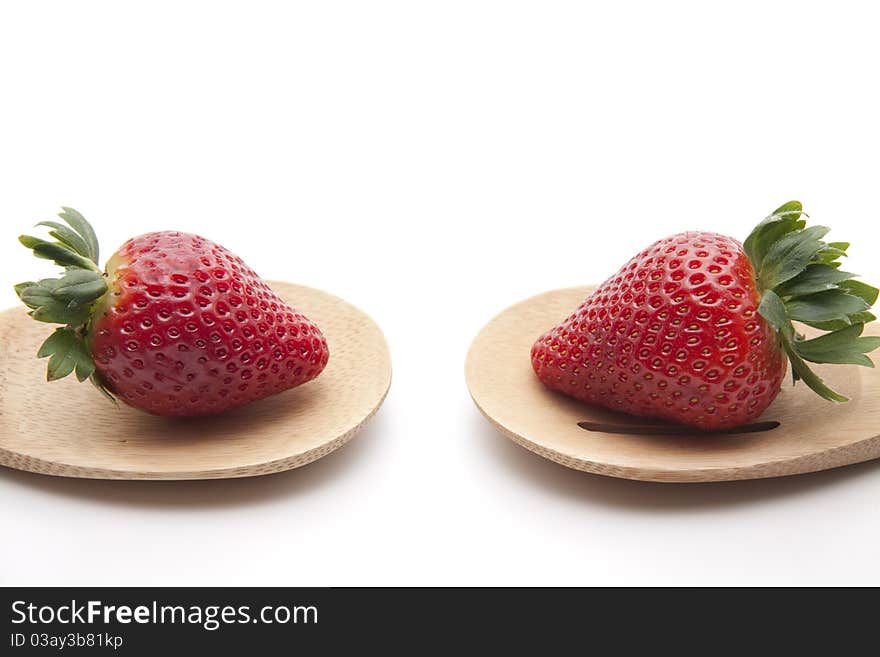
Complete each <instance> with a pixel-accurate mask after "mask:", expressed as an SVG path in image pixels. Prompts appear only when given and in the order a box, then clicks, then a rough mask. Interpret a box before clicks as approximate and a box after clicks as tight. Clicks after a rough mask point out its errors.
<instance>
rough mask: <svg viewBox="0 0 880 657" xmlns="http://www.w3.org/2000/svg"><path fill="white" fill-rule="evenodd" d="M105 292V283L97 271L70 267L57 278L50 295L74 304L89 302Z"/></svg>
mask: <svg viewBox="0 0 880 657" xmlns="http://www.w3.org/2000/svg"><path fill="white" fill-rule="evenodd" d="M106 292H107V283H106V282H105V281H104V277H103V276H102V275H101V274H99V273H98V272H94V271H88V270H85V269H71V270H70V271H68V272H67V273H66V274H65V275H64V276H62V277H61V278H60V279H59V280H58V285H57V287H55V289H54V290H53V291H52V296H54V297H56V298H58V299H62V300H64V301H67V302H68V303H70V302H72V303H74V304H75V305H82V304H85V303H90V302H92V301H94V300H95V299H97V298H98V297H100V296H102V295H104V294H105V293H106Z"/></svg>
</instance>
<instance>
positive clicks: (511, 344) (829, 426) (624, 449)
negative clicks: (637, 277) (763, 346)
mask: <svg viewBox="0 0 880 657" xmlns="http://www.w3.org/2000/svg"><path fill="white" fill-rule="evenodd" d="M592 289H593V288H590V287H577V288H569V289H564V290H555V291H553V292H547V293H545V294H541V295H538V296H536V297H533V298H531V299H527V300H526V301H523V302H521V303H518V304H516V305H514V306H512V307H510V308H508V309H507V310H505V311H504V312H502V313H501V314H500V315H498V316H497V317H495V319H493V320H492V321H491V322H490V323H489V324H488V325H487V326H486V327H485V328H484V329H483V330H482V331H481V332H480V333H479V335H478V336H477V337H476V339H475V340H474V342H473V344H472V345H471V348H470V352H469V353H468V357H467V362H466V365H465V376H466V379H467V385H468V388H469V389H470V393H471V396H472V397H473V399H474V401H475V402H476V404H477V406H478V407H479V409H480V410H481V411H482V412H483V414H484V415H485V416H486V417H487V418H488V419H489V421H490V422H492V424H494V425H495V426H496V427H497V428H498V429H499V430H500V431H501V432H502V433H504V434H505V435H506V436H508V437H509V438H511V439H512V440H513V441H515V442H516V443H518V444H519V445H521V446H523V447H525V448H526V449H529V450H531V451H533V452H535V453H536V454H539V455H541V456H543V457H545V458H548V459H550V460H552V461H555V462H557V463H560V464H562V465H565V466H568V467H570V468H574V469H577V470H584V471H586V472H592V473H596V474H602V475H609V476H613V477H623V478H627V479H640V480H646V481H661V482H662V481H667V482H705V481H726V480H733V479H757V478H762V477H779V476H784V475H792V474H800V473H804V472H814V471H817V470H825V469H828V468H835V467H838V466H842V465H848V464H851V463H858V462H860V461H867V460H870V459H875V458H878V457H880V394H878V393H880V370H877V369H868V368H864V367H856V366H845V365H836V366H833V365H832V366H828V365H816V366H815V368H816V371H817V372H818V373H819V374H820V376H822V377H823V378H825V380H826V381H828V382H829V383H830V384H831V386H832V387H833V388H835V389H836V390H839V391H841V392H842V393H844V394H845V395H847V396H848V397H850V401H849V402H847V403H845V404H834V403H832V402H826V401H824V400H822V399H821V398H819V397H818V396H817V395H816V394H815V393H813V392H812V391H811V390H809V389H808V388H807V387H806V386H804V385H803V384H798V385H797V386H795V387H792V386H791V385H790V379H786V382H785V383H784V384H783V388H782V392H780V393H779V396H778V397H777V398H776V400H775V401H774V402H773V404H771V406H770V407H769V408H768V409H767V410H766V411H765V412H764V413H763V414H762V416H761V417H760V418H758V419H759V420H761V421H771V420H773V421H778V422H779V423H780V425H779V426H778V427H777V428H775V429H772V430H769V431H757V432H754V433H726V434H698V433H689V432H686V433H685V434H683V435H681V434H679V435H676V434H675V431H677V430H678V427H675V429H672V428H671V429H670V433H668V434H660V435H650V434H649V435H638V434H636V435H633V434H627V433H606V432H602V431H587V430H584V429H582V428H581V427H579V426H578V423H579V422H589V423H597V424H599V425H602V424H614V425H625V424H631V425H646V424H653V425H657V424H662V422H661V421H659V420H658V421H654V420H646V419H645V418H635V417H632V416H627V415H623V414H619V413H614V412H612V411H606V410H604V409H602V408H599V407H595V406H591V405H588V404H585V403H582V402H579V401H577V400H574V399H571V398H568V397H565V396H563V395H561V394H559V393H557V392H554V391H552V390H549V389H548V388H546V387H545V386H544V385H543V384H541V383H540V382H539V381H538V379H537V377H536V376H535V374H534V372H533V371H532V367H531V362H530V358H529V353H530V349H531V346H532V343H533V342H534V341H535V340H536V339H537V338H538V336H540V335H541V334H542V333H543V332H545V331H546V330H548V329H549V328H550V327H552V326H553V325H555V324H557V323H558V322H560V321H562V320H563V319H564V318H565V317H567V316H568V315H569V314H570V313H571V312H572V311H573V310H574V309H575V308H576V307H577V306H578V305H579V304H580V302H581V301H582V300H583V299H584V298H585V297H586V296H587V295H588V294H589V292H590V291H591V290H592ZM865 332H866V334H869V333H870V334H873V335H877V334H878V333H880V331H878V328H877V327H876V326H872V325H869V326H868V327H867V328H866V331H865Z"/></svg>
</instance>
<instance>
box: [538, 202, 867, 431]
mask: <svg viewBox="0 0 880 657" xmlns="http://www.w3.org/2000/svg"><path fill="white" fill-rule="evenodd" d="M801 215H802V206H801V204H800V203H798V202H797V201H792V202H790V203H786V204H785V205H784V206H782V207H781V208H779V209H778V210H776V211H775V212H774V213H773V214H772V215H770V216H769V217H768V218H767V219H765V220H764V221H763V222H762V223H761V224H759V225H758V226H757V227H756V228H755V230H754V231H753V232H752V234H751V235H750V236H749V238H748V239H747V240H746V241H745V244H740V242H738V241H737V240H735V239H733V238H730V237H725V236H723V235H718V234H716V233H708V232H687V233H680V234H678V235H673V236H671V237H667V238H665V239H662V240H660V241H658V242H655V243H654V244H652V245H651V246H649V247H648V248H647V249H645V250H644V251H642V252H641V253H639V254H638V255H636V256H635V257H634V258H632V260H630V261H629V262H628V263H626V264H625V265H624V266H623V267H622V268H621V269H620V271H618V272H617V273H616V274H615V275H614V276H612V277H611V278H609V279H608V280H607V281H605V282H604V283H603V284H602V285H601V286H599V288H598V289H597V290H596V291H595V292H593V293H592V294H591V295H590V296H589V297H587V299H586V300H585V301H584V302H583V303H582V304H581V305H580V306H579V307H578V309H577V310H576V311H575V312H574V313H573V314H572V315H571V316H569V317H568V318H567V319H566V320H565V321H563V322H562V323H561V324H559V325H558V326H556V327H554V328H552V329H551V330H550V331H548V332H547V333H545V334H544V335H542V336H541V337H540V338H538V340H537V342H535V344H534V346H533V347H532V352H531V357H532V367H533V368H534V370H535V373H536V374H537V375H538V378H539V379H540V380H541V381H542V382H543V383H544V384H545V385H547V386H549V387H550V388H553V389H555V390H559V391H561V392H563V393H565V394H567V395H570V396H572V397H575V398H577V399H580V400H583V401H586V402H590V403H594V404H599V405H601V406H605V407H607V408H610V409H613V410H619V411H623V412H625V413H630V414H633V415H640V416H649V417H660V418H666V419H670V420H673V421H676V422H680V423H683V424H689V425H693V426H695V427H699V428H701V429H707V430H713V429H723V428H731V427H736V426H738V425H741V424H743V423H745V422H748V421H750V420H752V419H753V418H755V417H757V416H758V415H760V414H761V413H762V412H763V411H764V409H766V408H767V406H769V405H770V402H772V401H773V399H774V398H775V397H776V395H777V393H778V392H779V388H780V383H781V381H782V378H783V376H784V375H785V370H786V363H787V362H791V365H792V376H793V379H794V380H795V381H797V380H799V379H803V381H804V383H806V384H807V385H808V386H809V387H810V388H812V389H813V390H815V391H816V392H817V393H819V394H820V395H821V396H822V397H824V398H826V399H829V400H833V401H846V398H845V397H843V396H842V395H840V394H838V393H836V392H834V391H833V390H831V389H830V388H828V387H827V386H826V385H825V384H824V383H823V382H822V380H821V379H820V378H819V377H818V376H816V375H815V374H814V373H813V372H812V371H811V370H810V369H809V367H808V366H807V364H806V363H805V362H804V361H812V362H815V363H853V364H857V365H864V366H868V367H872V366H873V364H872V362H871V360H870V358H868V356H866V354H867V353H869V352H870V351H872V350H874V349H876V348H877V347H878V346H880V338H877V337H859V336H860V335H861V333H862V329H863V328H864V325H865V323H867V322H870V321H872V320H874V319H875V317H874V315H872V314H871V313H869V312H868V309H869V308H870V307H871V305H872V304H873V303H874V301H875V300H876V299H877V290H876V289H875V288H873V287H871V286H869V285H866V284H865V283H861V282H859V281H855V280H853V276H854V274H849V273H847V272H843V271H840V269H838V267H839V265H840V263H839V258H840V257H842V256H845V255H846V249H847V247H848V246H849V245H848V244H846V243H840V242H836V243H835V242H832V243H826V242H823V241H822V240H821V238H822V237H824V235H825V234H826V233H827V232H828V229H827V228H824V227H822V226H813V227H810V228H807V227H805V225H806V224H805V221H803V220H802V219H801ZM792 320H798V321H801V322H803V323H805V324H808V325H810V326H812V327H815V328H818V329H821V330H824V331H828V333H826V334H824V335H822V336H820V337H817V338H814V339H811V340H806V339H805V338H804V336H803V335H801V334H799V333H798V332H797V331H796V330H795V328H794V326H793V325H792Z"/></svg>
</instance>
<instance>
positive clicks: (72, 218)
mask: <svg viewBox="0 0 880 657" xmlns="http://www.w3.org/2000/svg"><path fill="white" fill-rule="evenodd" d="M61 209H62V210H63V212H61V213H59V214H58V216H59V217H61V218H62V219H63V220H64V221H65V222H67V225H68V226H70V227H71V228H73V229H74V230H75V231H76V232H77V233H78V234H79V235H80V236H81V237H82V238H83V241H84V242H85V243H86V244H87V245H88V247H89V256H88V257H89V258H90V259H91V260H92V262H94V263H95V264H96V265H97V264H98V255H99V253H98V237H97V235H95V231H94V229H93V228H92V226H91V224H89V222H88V221H86V218H85V217H84V216H82V215H81V214H80V213H79V212H77V211H76V210H74V209H73V208H67V207H62V208H61Z"/></svg>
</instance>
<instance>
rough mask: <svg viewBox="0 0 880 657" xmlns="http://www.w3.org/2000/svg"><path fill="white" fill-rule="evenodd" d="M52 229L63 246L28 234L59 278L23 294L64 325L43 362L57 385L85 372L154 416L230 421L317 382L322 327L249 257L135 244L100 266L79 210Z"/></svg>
mask: <svg viewBox="0 0 880 657" xmlns="http://www.w3.org/2000/svg"><path fill="white" fill-rule="evenodd" d="M59 216H60V217H61V218H62V219H63V220H64V222H65V223H66V224H67V225H64V224H60V223H57V222H51V221H47V222H41V223H40V224H37V225H45V226H48V227H49V228H50V233H49V234H50V235H51V236H52V237H53V238H55V240H56V241H54V242H49V241H46V240H42V239H38V238H36V237H30V236H26V235H25V236H22V237H20V238H19V240H20V241H21V243H22V244H24V245H25V246H26V247H28V248H30V249H32V250H33V252H34V255H36V256H37V257H39V258H45V259H48V260H53V261H54V262H55V264H57V265H59V266H61V267H64V268H65V270H64V273H63V274H62V275H61V276H60V277H59V278H50V279H44V280H41V281H36V282H34V281H30V282H27V283H21V284H19V285H16V286H15V290H16V293H17V294H18V296H19V298H20V299H21V300H22V302H24V304H25V305H27V306H28V307H29V308H30V309H31V310H30V313H29V314H30V316H31V317H33V318H34V319H36V320H39V321H42V322H49V323H54V324H61V325H62V326H61V327H59V328H57V329H56V330H55V332H54V333H52V334H51V335H50V336H49V338H48V339H47V340H46V341H45V342H44V343H43V345H42V346H41V347H40V350H39V352H38V353H37V355H38V356H39V357H40V358H44V357H47V356H48V357H49V365H48V372H47V378H48V380H49V381H54V380H56V379H60V378H62V377H65V376H67V375H68V374H70V373H72V372H73V373H75V375H76V378H77V379H79V380H80V381H85V380H86V379H90V380H91V381H92V382H93V383H94V384H95V385H96V386H97V387H98V388H99V389H100V390H102V391H103V392H105V393H106V394H107V395H109V396H110V397H111V398H115V399H119V400H122V401H123V402H125V403H126V404H129V405H131V406H134V407H135V408H139V409H142V410H144V411H147V412H149V413H154V414H156V415H166V416H173V415H179V416H195V415H207V414H213V413H220V412H223V411H227V410H229V409H232V408H235V407H237V406H241V405H242V404H246V403H248V402H252V401H255V400H257V399H262V398H263V397H267V396H269V395H273V394H275V393H278V392H281V391H283V390H287V389H289V388H293V387H295V386H298V385H300V384H302V383H305V382H306V381H310V380H311V379H314V378H315V377H316V376H318V375H319V374H320V373H321V370H323V369H324V366H325V365H326V364H327V359H328V356H329V352H328V350H327V342H326V340H325V339H324V336H323V335H322V334H321V331H320V330H319V329H318V327H317V326H315V325H314V324H313V323H312V322H310V321H309V320H308V319H307V318H306V317H305V316H303V315H302V314H301V313H299V312H297V311H296V310H294V309H293V308H291V307H290V306H289V305H288V304H287V303H285V302H284V301H283V300H282V299H281V298H280V297H279V296H278V295H277V294H275V293H274V292H273V291H272V290H271V289H270V288H269V286H268V285H266V283H265V282H263V280H262V279H261V278H260V277H259V276H258V275H257V274H256V273H254V271H253V270H252V269H251V268H250V267H248V266H247V265H246V264H245V263H244V262H243V261H242V260H241V258H239V257H238V256H236V255H234V254H232V253H231V252H229V251H227V250H226V249H225V248H223V247H222V246H220V245H219V244H215V243H214V242H211V241H210V240H207V239H205V238H203V237H199V236H198V235H191V234H188V233H179V232H173V231H162V232H157V233H148V234H146V235H141V236H140V237H134V238H132V239H130V240H128V241H127V242H126V243H125V244H123V245H122V247H120V249H119V250H118V251H117V252H116V253H114V254H113V255H112V256H111V257H110V259H109V260H108V261H107V265H106V271H105V272H102V271H101V270H100V268H99V266H98V242H97V239H96V237H95V233H94V231H93V230H92V227H91V226H90V225H89V223H88V222H87V221H86V220H85V219H84V218H83V216H82V215H81V214H79V213H78V212H77V211H76V210H73V209H71V208H64V211H63V212H62V213H61V214H60V215H59Z"/></svg>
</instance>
